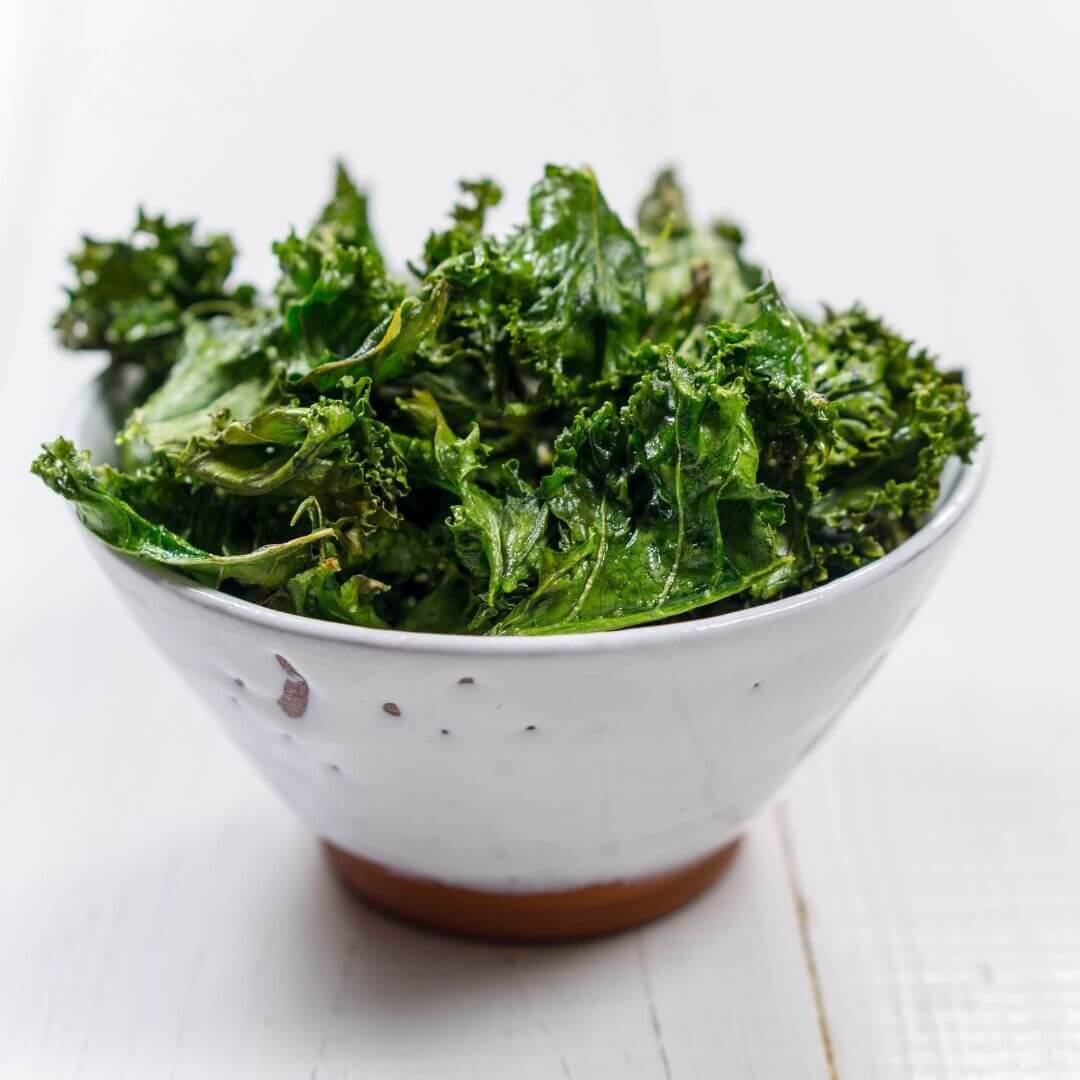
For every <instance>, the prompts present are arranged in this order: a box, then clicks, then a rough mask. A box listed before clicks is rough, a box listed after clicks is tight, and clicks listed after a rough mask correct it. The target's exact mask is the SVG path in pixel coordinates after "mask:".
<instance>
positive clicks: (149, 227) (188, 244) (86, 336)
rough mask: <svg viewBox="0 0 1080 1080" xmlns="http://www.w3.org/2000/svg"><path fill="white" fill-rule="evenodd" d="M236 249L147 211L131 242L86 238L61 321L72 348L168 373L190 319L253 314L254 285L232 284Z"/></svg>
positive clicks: (216, 237) (58, 320)
mask: <svg viewBox="0 0 1080 1080" xmlns="http://www.w3.org/2000/svg"><path fill="white" fill-rule="evenodd" d="M235 254H236V249H235V248H234V247H233V242H232V240H230V239H229V237H228V236H225V235H223V234H217V235H214V236H210V237H207V238H206V239H205V240H200V239H198V238H197V237H196V236H195V225H194V222H191V221H180V222H176V223H175V224H170V223H169V222H168V221H166V219H165V218H164V217H151V216H149V215H147V214H145V213H143V212H142V211H141V210H140V211H139V215H138V218H137V220H136V222H135V228H134V229H133V230H132V233H131V235H130V236H129V237H128V238H127V239H124V240H94V239H92V238H91V237H84V238H83V246H82V247H81V248H80V249H79V250H78V251H77V252H75V253H74V254H73V255H72V256H71V259H70V262H71V265H72V267H73V269H74V271H75V284H74V285H72V286H69V287H68V288H67V290H66V291H67V294H68V302H67V306H66V307H65V308H64V310H63V311H61V312H60V314H59V315H58V316H57V318H56V323H55V326H56V329H57V330H58V331H59V334H60V341H61V343H62V344H63V345H64V346H65V348H68V349H106V350H108V351H109V352H110V353H112V355H113V356H114V357H115V358H117V359H121V360H124V361H129V362H134V363H139V364H143V365H144V366H147V367H151V368H157V369H160V368H162V367H165V366H167V365H168V364H169V363H170V362H171V360H172V358H173V351H174V349H175V345H176V341H177V338H178V337H179V334H180V332H181V330H182V328H183V325H184V321H185V317H197V316H200V315H206V314H211V313H213V312H218V311H222V310H237V309H246V308H249V307H251V306H252V304H253V303H254V301H255V291H254V289H252V288H251V286H249V285H239V286H235V287H230V286H229V285H228V283H227V279H228V277H229V274H230V272H231V270H232V264H233V258H234V257H235Z"/></svg>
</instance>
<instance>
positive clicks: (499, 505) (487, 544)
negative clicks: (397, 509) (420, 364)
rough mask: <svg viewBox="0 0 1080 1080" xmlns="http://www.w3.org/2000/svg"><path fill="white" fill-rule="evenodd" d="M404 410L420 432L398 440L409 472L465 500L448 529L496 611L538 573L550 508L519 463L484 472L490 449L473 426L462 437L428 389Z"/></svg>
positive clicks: (454, 511) (461, 557)
mask: <svg viewBox="0 0 1080 1080" xmlns="http://www.w3.org/2000/svg"><path fill="white" fill-rule="evenodd" d="M402 408H403V409H404V410H405V411H406V412H407V413H408V415H409V416H410V417H411V418H412V420H413V422H414V424H415V425H416V427H417V428H418V429H419V431H420V433H421V434H420V437H419V438H410V439H402V440H399V445H400V446H401V447H402V449H403V452H404V454H405V459H406V461H407V463H408V467H409V474H410V475H411V476H413V477H415V478H416V481H417V482H418V483H419V482H426V483H428V484H431V485H433V486H435V487H438V488H442V489H443V490H445V491H447V492H449V493H450V494H451V495H453V496H456V498H457V499H459V500H460V501H459V502H456V503H455V504H454V505H453V506H452V508H451V511H450V517H449V520H448V521H447V526H448V528H449V530H450V533H451V535H452V537H453V542H454V547H455V550H456V553H457V556H458V559H459V560H460V562H461V565H462V566H463V567H464V568H465V569H466V570H467V571H468V572H469V573H470V574H471V575H473V576H474V577H475V578H476V579H477V580H478V582H479V583H480V591H481V592H482V594H483V599H484V601H485V603H486V604H487V605H488V606H489V607H493V606H494V605H495V603H496V601H497V600H498V598H499V597H500V596H503V595H508V594H511V593H513V592H514V591H516V590H517V589H518V587H519V586H520V585H521V583H522V582H523V581H524V580H525V579H526V577H528V575H529V574H531V573H532V572H534V571H535V569H536V567H537V565H538V563H539V557H540V548H539V544H540V540H541V538H542V536H543V533H544V527H545V525H546V523H547V507H546V506H545V505H544V504H543V503H542V502H541V501H540V499H539V498H538V496H537V494H536V492H534V491H533V490H532V489H531V488H530V487H529V485H528V484H526V483H525V482H524V481H523V480H521V478H520V477H519V476H518V472H517V462H516V461H513V460H508V461H504V462H503V463H502V464H501V466H500V467H498V468H496V469H488V468H487V462H486V458H487V448H486V447H484V445H483V444H482V443H481V442H480V429H479V428H478V427H477V426H476V425H475V424H474V425H473V426H472V427H471V428H470V430H469V433H468V434H467V435H466V436H465V437H464V438H461V439H459V438H458V437H457V436H456V435H455V434H454V432H453V431H452V430H451V429H450V427H449V425H448V424H447V423H446V420H445V419H444V418H443V415H442V412H441V411H440V409H439V406H438V404H437V403H436V401H435V399H434V398H433V397H432V396H431V394H429V393H427V392H426V391H423V390H418V391H416V392H414V394H413V396H412V398H411V399H410V400H408V401H405V402H402Z"/></svg>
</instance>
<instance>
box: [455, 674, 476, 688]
mask: <svg viewBox="0 0 1080 1080" xmlns="http://www.w3.org/2000/svg"><path fill="white" fill-rule="evenodd" d="M474 682H476V680H475V679H474V678H473V677H472V676H471V675H462V676H461V678H460V679H458V686H472V684H473V683H474Z"/></svg>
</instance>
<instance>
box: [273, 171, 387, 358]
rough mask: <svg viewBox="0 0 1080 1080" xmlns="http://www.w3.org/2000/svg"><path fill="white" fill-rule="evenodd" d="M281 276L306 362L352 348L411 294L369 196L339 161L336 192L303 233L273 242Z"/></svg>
mask: <svg viewBox="0 0 1080 1080" xmlns="http://www.w3.org/2000/svg"><path fill="white" fill-rule="evenodd" d="M274 254H275V255H277V257H278V264H279V266H280V268H281V278H280V280H279V281H278V284H277V288H276V289H275V292H276V295H277V299H278V305H279V307H280V310H281V314H282V317H283V319H284V325H285V331H286V333H287V335H288V336H289V337H290V338H291V339H292V342H293V344H294V346H295V348H296V349H297V350H298V351H299V352H300V353H301V354H302V355H303V357H304V360H303V361H302V363H301V364H300V365H299V366H300V367H301V368H310V367H312V366H314V365H315V364H316V363H320V362H322V361H324V360H325V359H326V358H327V357H328V356H330V357H341V356H347V355H350V354H351V353H354V352H355V351H356V350H357V349H358V348H360V346H361V345H362V344H363V342H364V341H365V339H366V338H367V337H368V336H369V335H370V334H371V332H372V331H373V330H374V329H375V328H376V327H377V326H379V325H380V324H381V323H383V322H384V320H386V319H388V318H389V317H390V315H391V314H392V312H393V311H394V309H395V308H396V307H397V306H398V305H399V304H400V303H401V302H402V300H403V299H404V297H405V289H404V286H403V285H401V284H400V283H399V282H397V281H394V280H393V279H392V278H390V276H389V275H388V274H387V272H386V266H385V263H384V261H383V257H382V254H381V252H380V251H379V248H378V246H377V244H376V243H375V238H374V236H373V235H372V232H371V228H370V226H369V224H368V213H367V195H366V194H365V193H364V192H363V191H361V190H360V189H359V188H357V187H356V185H355V184H354V183H353V182H352V180H351V179H350V177H349V174H348V173H347V172H346V171H345V167H344V166H343V165H340V164H339V165H338V168H337V180H336V185H335V192H334V198H333V199H331V201H330V202H329V203H327V205H326V206H325V207H324V208H323V211H322V213H321V214H320V215H319V217H318V219H317V220H316V222H315V224H314V225H313V226H312V227H311V229H310V230H309V231H308V233H307V235H306V236H305V237H303V238H301V237H299V236H297V235H296V233H290V235H289V236H288V237H287V238H286V239H285V240H282V241H280V242H278V243H276V244H274Z"/></svg>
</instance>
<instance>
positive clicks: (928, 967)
mask: <svg viewBox="0 0 1080 1080" xmlns="http://www.w3.org/2000/svg"><path fill="white" fill-rule="evenodd" d="M937 610H938V612H939V613H940V615H941V616H944V611H943V610H942V609H940V608H939V609H937ZM922 629H923V631H926V632H925V633H920V635H919V638H918V640H916V641H913V642H911V643H910V644H909V645H908V646H907V647H904V648H902V649H901V650H900V652H899V654H898V655H897V656H896V657H895V658H894V660H893V661H892V662H891V663H890V664H889V665H887V666H886V668H885V669H884V670H883V671H882V673H881V675H880V677H879V678H878V680H877V681H876V682H875V683H874V685H873V686H872V688H871V689H870V690H869V691H868V692H867V694H866V695H865V697H864V698H863V699H862V700H861V702H860V703H859V704H858V706H857V707H856V708H855V709H853V710H852V714H851V715H850V717H849V718H848V720H847V721H846V723H845V724H844V725H843V726H842V728H841V730H840V732H839V733H838V734H837V736H836V739H835V743H834V745H832V746H831V747H829V748H828V749H827V750H825V751H824V752H823V753H822V754H821V755H820V757H819V758H817V759H816V760H815V761H813V762H812V763H811V764H810V768H809V769H808V770H807V772H806V774H805V775H804V776H803V777H802V778H801V779H800V781H799V782H798V783H797V784H796V786H795V788H794V790H793V792H792V795H791V828H792V833H793V835H794V838H795V851H796V855H795V858H796V862H797V867H798V872H799V875H800V877H801V880H802V881H803V883H804V888H805V890H806V895H807V898H808V908H809V921H808V924H809V933H810V939H811V942H812V947H813V950H814V953H815V956H816V958H817V964H818V968H819V971H820V975H821V981H822V986H823V998H824V1010H825V1013H826V1015H827V1016H828V1018H829V1023H830V1028H831V1034H832V1038H833V1040H834V1042H835V1045H836V1056H837V1064H838V1072H839V1075H840V1077H844V1078H847V1077H859V1078H868V1080H879V1078H880V1080H893V1078H900V1077H928V1078H929V1077H944V1076H947V1077H949V1078H950V1080H969V1078H970V1080H975V1078H979V1080H988V1078H992V1077H1001V1078H1005V1077H1010V1078H1011V1077H1020V1076H1022V1077H1025V1078H1027V1080H1036V1078H1051V1077H1054V1078H1061V1077H1068V1076H1080V831H1078V829H1077V822H1078V821H1080V785H1078V784H1077V777H1078V776H1080V726H1078V723H1077V721H1078V719H1080V710H1078V709H1077V701H1076V694H1075V689H1074V688H1073V686H1072V685H1069V684H1067V682H1066V678H1065V677H1064V676H1063V674H1059V675H1057V676H1056V677H1055V676H1054V675H1053V674H1050V673H1043V674H1044V675H1046V676H1047V677H1048V678H1049V679H1050V683H1049V685H1046V684H1044V685H1043V686H1042V688H1041V691H1040V692H1039V694H1038V696H1037V697H1033V698H1032V699H1031V700H1030V701H1027V702H1026V701H1024V699H1023V698H1022V697H1021V696H1020V695H1018V694H1017V692H1016V688H1015V687H1014V686H1012V685H1010V683H1009V682H1008V681H1004V680H1003V679H1002V675H1001V673H1003V672H1006V671H1007V664H1008V662H1009V661H1008V658H1007V657H1005V656H1003V655H1000V654H998V655H995V652H994V650H993V648H992V645H991V642H990V640H989V639H990V637H991V635H989V634H984V635H982V636H981V637H980V636H979V635H978V634H977V633H976V632H973V633H974V636H975V640H976V641H978V642H979V643H980V644H982V645H985V646H987V652H986V653H984V654H983V655H984V656H985V658H986V659H985V661H984V662H983V663H976V662H974V661H969V662H968V663H967V664H966V665H962V666H958V665H957V664H956V663H955V662H953V661H951V660H949V659H947V658H948V657H949V648H948V642H947V638H948V636H949V635H950V634H953V633H957V632H959V633H963V632H964V630H965V629H967V628H964V629H960V628H959V627H958V626H957V624H955V623H953V624H952V627H951V628H950V624H949V622H948V620H946V619H945V618H942V619H941V622H940V623H939V625H938V628H937V632H934V630H935V628H934V627H927V626H924V627H923V628H922ZM966 651H967V650H965V652H966ZM935 654H936V655H935ZM977 654H978V649H973V650H972V656H974V655H977ZM995 669H996V671H997V672H998V675H997V677H995V675H994V674H993V673H994V671H995ZM1005 679H1006V680H1007V679H1008V676H1007V675H1006V676H1005Z"/></svg>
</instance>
